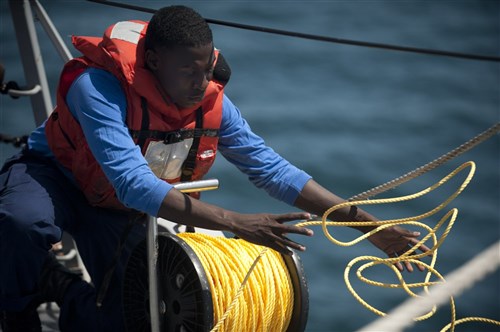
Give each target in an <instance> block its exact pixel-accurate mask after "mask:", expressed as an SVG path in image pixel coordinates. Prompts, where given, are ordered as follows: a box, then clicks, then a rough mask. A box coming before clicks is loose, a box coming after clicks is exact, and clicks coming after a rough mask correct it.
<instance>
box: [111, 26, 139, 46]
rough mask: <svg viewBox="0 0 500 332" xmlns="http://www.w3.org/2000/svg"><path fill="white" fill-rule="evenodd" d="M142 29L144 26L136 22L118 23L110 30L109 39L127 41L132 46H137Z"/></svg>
mask: <svg viewBox="0 0 500 332" xmlns="http://www.w3.org/2000/svg"><path fill="white" fill-rule="evenodd" d="M142 29H144V24H141V23H136V22H129V21H124V22H118V23H116V24H115V26H114V27H113V30H111V36H110V38H111V39H113V38H114V39H120V40H124V41H128V42H130V43H132V44H137V43H138V42H139V38H141V31H142Z"/></svg>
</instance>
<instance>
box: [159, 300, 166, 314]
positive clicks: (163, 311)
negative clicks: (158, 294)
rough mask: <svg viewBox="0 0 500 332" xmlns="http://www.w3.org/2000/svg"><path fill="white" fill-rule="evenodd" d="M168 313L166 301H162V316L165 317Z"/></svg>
mask: <svg viewBox="0 0 500 332" xmlns="http://www.w3.org/2000/svg"><path fill="white" fill-rule="evenodd" d="M166 313H167V305H166V304H165V301H160V315H165V314H166Z"/></svg>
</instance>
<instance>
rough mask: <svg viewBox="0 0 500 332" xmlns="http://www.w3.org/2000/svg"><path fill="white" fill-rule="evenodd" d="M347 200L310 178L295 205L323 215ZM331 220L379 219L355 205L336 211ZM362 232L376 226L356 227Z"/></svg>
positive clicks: (331, 215)
mask: <svg viewBox="0 0 500 332" xmlns="http://www.w3.org/2000/svg"><path fill="white" fill-rule="evenodd" d="M343 202H345V200H344V199H342V198H340V197H338V196H337V195H335V194H333V193H331V192H330V191H328V190H327V189H325V188H323V187H322V186H321V185H320V184H318V183H317V182H316V181H314V180H313V179H311V180H309V181H308V182H307V183H306V185H305V186H304V188H303V189H302V191H301V192H300V194H299V197H297V199H296V200H295V203H294V205H295V206H296V207H298V208H299V209H302V210H304V211H307V212H309V213H313V214H317V215H319V216H322V215H323V214H324V213H325V212H326V210H328V209H329V208H331V207H332V206H334V205H338V204H340V203H343ZM328 219H330V220H337V221H367V220H377V219H376V218H375V217H374V216H372V215H371V214H369V213H367V212H366V211H363V210H362V209H359V208H357V207H355V206H352V207H345V208H342V209H339V210H336V211H334V212H333V213H332V214H330V216H329V217H328ZM354 228H356V229H358V230H360V231H362V232H368V231H370V230H371V229H373V228H374V227H371V226H370V227H354Z"/></svg>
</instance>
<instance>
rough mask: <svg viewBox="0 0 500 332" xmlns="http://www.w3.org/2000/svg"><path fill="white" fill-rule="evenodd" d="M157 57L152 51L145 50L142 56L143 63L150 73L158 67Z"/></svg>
mask: <svg viewBox="0 0 500 332" xmlns="http://www.w3.org/2000/svg"><path fill="white" fill-rule="evenodd" d="M159 60H160V59H159V57H158V54H156V52H155V51H153V50H146V53H145V54H144V62H145V63H146V67H148V68H149V69H151V70H152V71H156V70H158V67H159Z"/></svg>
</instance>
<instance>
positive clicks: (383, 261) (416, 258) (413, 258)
mask: <svg viewBox="0 0 500 332" xmlns="http://www.w3.org/2000/svg"><path fill="white" fill-rule="evenodd" d="M466 168H470V170H469V173H468V174H467V176H466V178H465V180H464V181H463V182H462V184H461V185H460V186H459V188H458V189H457V190H456V191H455V192H454V193H453V194H452V195H451V196H449V197H448V198H447V199H446V200H445V201H443V202H442V203H441V204H439V205H438V206H436V207H435V208H434V209H432V210H430V211H428V212H426V213H424V214H421V215H418V216H414V217H409V218H402V219H392V220H383V221H377V222H359V221H344V222H339V221H327V219H328V216H329V215H330V214H331V213H332V212H334V211H336V210H338V209H342V208H345V207H350V206H360V205H374V204H388V203H397V202H403V201H408V200H412V199H416V198H419V197H422V196H424V195H426V194H428V193H430V192H432V191H434V190H435V189H437V188H438V187H440V186H442V185H443V184H445V183H446V182H448V181H449V180H450V179H451V178H453V177H455V176H456V175H457V174H458V173H460V172H461V171H463V170H464V169H466ZM475 169H476V165H475V163H474V162H472V161H469V162H466V163H464V164H462V165H461V166H460V167H458V168H457V169H455V170H454V171H453V172H451V173H450V174H448V175H447V176H445V177H444V178H443V179H441V180H440V181H439V182H437V183H436V184H434V185H432V186H431V187H428V188H426V189H424V190H422V191H420V192H417V193H415V194H412V195H407V196H402V197H394V198H385V199H374V200H362V201H349V202H345V203H342V204H339V205H336V206H334V207H332V208H330V209H328V210H327V211H326V212H325V213H324V215H323V217H322V220H321V221H314V220H313V221H306V222H302V223H299V224H297V226H306V225H307V226H315V225H321V226H322V229H323V233H324V234H325V236H326V237H327V238H328V240H329V241H331V242H332V243H334V244H336V245H339V246H352V245H354V244H357V243H359V242H360V241H362V240H364V239H366V238H368V237H369V236H371V235H373V234H375V233H377V232H380V231H381V230H383V229H385V228H388V227H392V226H395V225H413V226H418V227H421V228H423V229H425V230H426V231H427V235H425V236H424V237H423V238H422V239H421V240H420V241H419V242H418V243H417V244H415V245H414V246H413V247H412V248H411V249H409V250H408V251H406V252H405V253H404V254H403V255H401V256H399V257H395V258H380V257H376V256H360V257H357V258H355V259H353V260H351V261H350V262H349V264H348V265H347V267H346V269H345V271H344V281H345V283H346V285H347V288H348V290H349V291H350V292H351V294H352V295H353V296H354V298H355V299H356V300H357V301H358V302H360V303H361V304H362V305H363V306H364V307H365V308H367V309H368V310H370V311H372V312H374V313H375V314H377V315H380V316H384V315H386V313H384V312H383V311H381V310H378V309H377V308H375V307H374V306H372V305H370V304H368V303H367V302H366V301H365V300H364V299H363V298H362V297H361V296H359V294H358V293H357V292H356V291H355V290H354V288H353V286H352V284H351V282H350V280H349V273H350V271H351V269H352V267H353V266H354V265H355V264H356V263H358V262H361V261H368V263H365V264H363V265H362V266H361V267H359V269H358V271H357V273H356V274H357V277H358V278H359V279H360V280H361V281H363V282H365V283H368V284H370V285H372V286H378V287H385V288H401V289H404V290H405V291H406V293H407V294H408V295H410V296H412V297H416V296H418V295H417V294H415V293H414V292H413V291H411V288H417V287H423V289H424V291H425V292H428V290H429V286H432V285H435V284H437V283H439V282H444V281H445V279H444V277H443V276H442V275H441V274H440V273H439V272H438V271H437V270H436V269H435V268H434V266H435V263H436V259H437V250H438V248H439V247H440V246H441V244H442V243H443V241H444V240H445V239H446V237H447V236H448V234H449V232H450V230H451V228H452V227H453V224H454V222H455V220H456V217H457V214H458V210H457V209H451V210H450V211H449V212H448V213H446V214H445V216H444V217H442V218H441V220H440V221H439V222H438V223H437V224H436V226H435V227H434V228H431V227H429V226H427V225H426V224H424V223H422V222H419V220H422V219H424V218H428V217H430V216H432V215H434V214H436V213H437V212H439V211H441V210H442V209H443V208H445V207H446V206H447V205H448V204H449V203H450V202H451V201H452V200H454V199H455V198H456V197H457V196H458V195H460V193H461V192H462V191H463V190H464V189H465V187H467V185H468V184H469V182H470V181H471V179H472V177H473V175H474V172H475ZM446 221H448V224H447V226H446V228H445V230H444V231H443V234H442V235H441V237H440V238H439V239H438V238H437V236H436V232H437V231H438V229H439V228H440V227H441V226H442V225H443V224H444V223H445V222H446ZM328 226H336V227H340V226H351V227H352V226H376V228H375V229H373V230H372V231H370V232H368V233H366V234H364V235H362V236H359V237H358V238H356V239H354V240H352V241H349V242H343V241H339V240H337V239H335V238H334V237H333V236H332V235H331V234H330V232H329V230H328ZM431 238H432V242H433V246H432V248H431V249H430V251H429V252H427V253H421V254H417V253H416V250H417V249H418V248H419V247H420V246H421V245H422V244H424V243H425V242H426V241H428V240H429V239H431ZM431 255H432V259H431V262H430V264H426V263H425V262H422V261H420V259H421V258H423V257H426V256H431ZM405 261H407V262H411V263H415V264H420V265H422V266H424V267H425V268H426V269H427V271H428V272H427V273H426V276H425V279H424V281H423V282H420V283H406V282H405V280H404V278H403V275H402V274H401V272H400V271H399V270H398V269H397V268H396V267H395V265H394V264H395V263H398V262H405ZM376 265H385V266H387V267H388V268H389V269H391V270H392V271H393V272H394V274H395V275H396V277H397V279H398V281H399V283H398V284H388V283H383V282H377V281H373V280H369V279H367V278H366V277H364V276H363V271H364V270H366V269H367V268H369V267H373V266H376ZM432 275H435V276H436V277H437V278H438V280H440V281H430V280H431V277H432ZM450 305H451V323H450V324H448V325H447V326H446V327H445V328H443V330H442V331H447V330H448V329H450V328H451V331H454V327H455V326H456V325H458V324H460V323H464V322H470V321H481V322H488V323H491V324H496V325H500V322H499V321H496V320H492V319H486V318H480V317H467V318H463V319H460V320H456V317H455V303H454V300H453V297H451V298H450ZM435 311H436V307H434V308H432V309H431V311H430V312H428V313H427V314H425V315H422V316H420V317H416V318H414V319H415V320H416V321H419V320H424V319H427V318H429V317H431V316H432V315H433V314H434V313H435Z"/></svg>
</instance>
